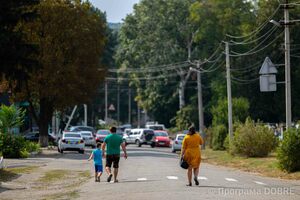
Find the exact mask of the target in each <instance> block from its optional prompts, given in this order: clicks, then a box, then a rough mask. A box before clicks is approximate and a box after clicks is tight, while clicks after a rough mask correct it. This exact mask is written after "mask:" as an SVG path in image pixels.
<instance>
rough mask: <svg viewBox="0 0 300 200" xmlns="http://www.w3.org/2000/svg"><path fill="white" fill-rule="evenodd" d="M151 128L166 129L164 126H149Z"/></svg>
mask: <svg viewBox="0 0 300 200" xmlns="http://www.w3.org/2000/svg"><path fill="white" fill-rule="evenodd" d="M149 128H150V129H153V130H164V127H162V126H149Z"/></svg>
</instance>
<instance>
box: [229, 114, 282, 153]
mask: <svg viewBox="0 0 300 200" xmlns="http://www.w3.org/2000/svg"><path fill="white" fill-rule="evenodd" d="M276 145H277V140H276V137H275V135H274V133H273V132H272V131H271V130H269V129H268V128H267V127H264V126H262V125H255V123H254V121H253V120H251V119H250V118H247V120H246V122H245V124H239V125H238V126H237V129H236V131H235V133H234V138H233V141H232V142H231V143H230V144H229V145H228V146H229V147H230V153H232V154H240V155H244V156H247V157H264V156H267V155H268V154H269V153H270V152H271V151H272V150H274V149H275V147H276Z"/></svg>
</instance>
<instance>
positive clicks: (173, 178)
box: [167, 176, 178, 180]
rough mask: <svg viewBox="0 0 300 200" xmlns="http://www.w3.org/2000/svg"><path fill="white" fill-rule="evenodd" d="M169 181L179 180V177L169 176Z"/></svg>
mask: <svg viewBox="0 0 300 200" xmlns="http://www.w3.org/2000/svg"><path fill="white" fill-rule="evenodd" d="M167 179H169V180H178V177H177V176H167Z"/></svg>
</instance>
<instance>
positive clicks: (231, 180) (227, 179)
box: [225, 178, 237, 182]
mask: <svg viewBox="0 0 300 200" xmlns="http://www.w3.org/2000/svg"><path fill="white" fill-rule="evenodd" d="M225 180H226V181H230V182H237V180H235V179H234V178H225Z"/></svg>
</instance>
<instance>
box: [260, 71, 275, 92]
mask: <svg viewBox="0 0 300 200" xmlns="http://www.w3.org/2000/svg"><path fill="white" fill-rule="evenodd" d="M259 85H260V91H261V92H274V91H276V90H277V84H276V75H274V74H265V75H260V76H259Z"/></svg>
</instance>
